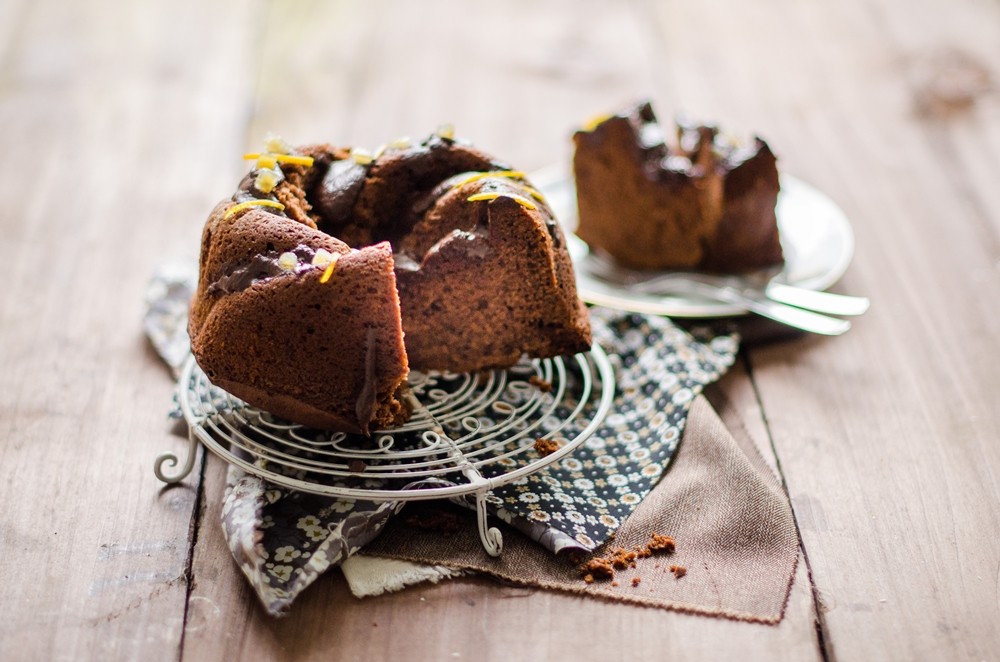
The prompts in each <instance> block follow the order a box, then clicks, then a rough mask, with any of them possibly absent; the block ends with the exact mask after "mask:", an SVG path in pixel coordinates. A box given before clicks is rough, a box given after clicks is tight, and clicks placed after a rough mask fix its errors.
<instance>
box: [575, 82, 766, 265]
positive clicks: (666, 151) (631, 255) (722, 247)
mask: <svg viewBox="0 0 1000 662" xmlns="http://www.w3.org/2000/svg"><path fill="white" fill-rule="evenodd" d="M573 141H574V144H575V152H574V157H573V174H574V177H575V179H576V189H577V208H578V212H579V224H578V226H577V230H576V233H577V235H578V236H579V237H580V238H581V239H583V240H584V241H585V242H587V243H588V244H589V245H590V246H591V248H592V249H598V250H602V251H604V252H606V253H608V254H610V255H611V256H612V257H613V258H614V259H615V260H616V261H617V262H618V263H620V264H622V265H623V266H626V267H630V268H634V269H690V270H706V271H717V272H728V273H738V272H745V271H749V270H754V269H759V268H762V267H768V266H773V265H779V264H781V263H782V261H783V256H782V251H781V243H780V241H779V236H778V224H777V217H776V216H775V204H776V202H777V196H778V190H779V182H778V170H777V161H776V159H775V156H774V154H773V153H772V152H771V150H770V148H769V147H768V146H767V143H765V142H764V141H763V140H761V139H760V138H757V137H755V138H754V139H753V141H752V142H751V143H750V144H748V145H738V144H735V143H733V142H731V141H725V140H722V139H721V138H720V136H719V132H718V130H717V129H716V128H715V127H712V126H706V125H691V124H684V123H679V124H678V126H677V140H676V143H675V144H674V145H668V144H667V142H666V140H665V137H664V134H663V131H662V129H661V127H660V125H659V123H658V122H657V119H656V116H655V114H654V113H653V109H652V106H651V105H650V104H649V103H648V102H645V103H641V104H639V105H637V106H635V107H633V108H631V109H629V110H627V111H625V112H622V113H619V114H617V115H613V116H610V117H607V118H604V119H601V120H599V121H596V122H594V123H592V124H591V125H590V126H588V127H586V128H585V129H582V130H580V131H577V132H576V133H575V134H574V136H573Z"/></svg>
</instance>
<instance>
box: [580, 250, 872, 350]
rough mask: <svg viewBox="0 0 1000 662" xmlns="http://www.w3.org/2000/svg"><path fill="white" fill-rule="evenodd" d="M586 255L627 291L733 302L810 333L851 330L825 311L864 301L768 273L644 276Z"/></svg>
mask: <svg viewBox="0 0 1000 662" xmlns="http://www.w3.org/2000/svg"><path fill="white" fill-rule="evenodd" d="M588 257H589V259H588V260H587V262H588V267H589V268H590V270H591V271H592V272H593V273H594V275H597V276H600V277H601V278H604V279H605V280H608V281H610V282H613V283H617V284H619V285H621V286H623V287H625V288H627V289H628V290H629V291H630V292H632V293H635V294H661V295H664V294H674V295H681V296H690V295H695V296H700V297H703V298H707V299H712V300H713V301H721V302H723V303H729V304H734V305H738V306H741V307H743V308H746V309H747V310H749V311H750V312H752V313H755V314H757V315H761V316H763V317H767V318H770V319H773V320H775V321H778V322H781V323H782V324H787V325H789V326H793V327H796V328H799V329H802V330H804V331H809V332H811V333H819V334H823V335H831V336H836V335H840V334H842V333H844V332H846V331H847V330H848V329H850V328H851V323H850V322H849V321H847V320H842V319H838V318H835V317H829V316H828V315H827V314H831V315H845V316H849V315H861V314H862V313H864V312H865V311H866V310H868V307H869V305H870V302H869V300H868V299H867V298H866V297H855V296H847V295H843V294H834V293H832V292H817V291H814V290H807V289H804V288H801V287H793V286H790V285H785V284H783V283H778V282H776V281H775V280H774V273H773V272H768V273H765V274H763V275H759V276H747V277H744V276H716V275H710V274H702V273H690V272H671V273H666V274H661V275H658V276H653V277H646V276H645V275H644V274H641V273H639V272H635V271H630V270H626V269H622V268H620V267H618V266H616V265H615V264H613V263H611V262H610V261H608V260H607V259H605V258H603V257H602V256H600V255H595V254H593V253H591V254H590V255H589V256H588ZM822 313H827V314H822Z"/></svg>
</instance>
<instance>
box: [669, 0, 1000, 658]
mask: <svg viewBox="0 0 1000 662" xmlns="http://www.w3.org/2000/svg"><path fill="white" fill-rule="evenodd" d="M998 11H1000V9H998V7H997V6H996V4H995V3H976V2H959V3H944V2H933V1H930V2H922V3H918V5H916V6H914V5H913V4H907V3H897V2H890V1H888V0H886V1H882V0H878V1H872V2H864V3H860V2H859V3H846V4H845V3H840V4H822V3H820V4H817V3H788V2H765V3H754V5H753V7H752V9H751V8H750V7H749V6H747V7H742V6H740V5H738V3H731V6H728V7H727V10H726V11H720V7H718V6H717V5H711V6H706V5H700V4H697V3H677V4H673V5H670V6H669V7H668V8H667V9H665V10H664V11H663V14H662V19H663V21H662V22H663V25H664V26H666V27H665V28H664V29H665V30H666V29H668V28H669V26H674V27H673V29H672V31H671V32H669V34H670V36H671V37H673V39H668V40H667V43H668V44H670V52H671V53H673V52H677V53H680V54H686V55H687V57H688V60H686V64H687V65H688V66H686V67H685V68H684V71H683V73H677V77H678V78H680V77H681V76H683V78H681V80H682V82H681V84H679V85H678V88H679V92H678V96H679V97H681V98H684V99H692V98H695V99H699V100H700V101H701V103H702V104H703V105H704V106H706V107H709V108H715V109H717V110H718V111H719V112H723V111H724V110H725V109H730V113H732V112H733V111H732V110H731V109H740V110H741V111H742V110H744V109H745V111H746V113H747V116H748V117H751V116H752V117H753V125H754V126H760V127H762V128H761V131H762V132H764V131H765V129H766V133H765V134H764V135H766V136H768V137H769V138H771V140H772V145H773V146H774V147H775V149H776V150H777V151H778V152H779V154H780V155H781V156H782V163H783V164H786V165H788V166H790V167H791V168H792V169H793V170H792V171H793V172H796V173H800V174H802V176H804V177H806V178H807V179H809V180H810V181H813V182H814V183H816V184H818V185H820V187H821V188H823V189H824V190H826V191H827V192H828V193H830V194H831V195H832V196H833V197H834V198H835V199H836V200H838V201H839V202H840V203H841V204H842V205H843V206H844V208H845V209H846V210H847V212H848V214H849V216H850V217H851V218H852V219H853V221H854V227H855V231H856V233H857V240H858V250H857V256H856V260H855V264H854V266H853V267H852V268H851V270H850V272H849V273H848V275H847V277H846V278H845V279H844V282H843V283H842V285H841V288H842V289H844V290H846V291H851V292H857V293H864V294H868V295H870V296H871V297H872V299H873V301H874V306H873V309H872V311H871V312H870V313H869V314H868V315H866V316H865V317H864V318H862V319H860V320H859V321H858V323H857V325H856V327H855V329H854V330H852V332H851V333H850V334H848V335H847V336H845V337H843V338H838V339H835V340H821V339H818V338H804V339H802V340H800V341H798V342H792V343H784V344H782V345H780V346H773V347H770V348H766V349H759V350H756V351H753V352H752V353H751V357H752V365H753V374H754V378H755V380H756V382H757V384H758V385H759V390H760V397H761V400H762V402H763V404H764V409H765V412H766V418H767V421H768V423H769V426H770V430H771V433H772V435H773V438H774V443H775V446H776V448H777V450H778V456H779V458H780V460H781V466H782V468H783V471H784V474H785V477H786V479H787V483H788V486H789V489H790V491H791V494H792V498H793V501H794V504H795V511H796V515H797V517H798V521H799V523H800V526H801V529H802V535H803V537H804V541H805V547H806V550H807V552H808V555H809V559H810V563H811V566H812V570H813V576H814V578H815V580H816V582H817V585H818V588H819V591H820V593H821V596H822V601H823V605H824V607H823V609H824V612H825V613H824V615H823V621H824V624H825V639H826V644H827V650H826V652H827V654H828V655H829V656H831V657H834V656H835V657H843V658H845V659H884V658H894V659H899V658H902V659H950V658H954V657H967V658H970V659H980V658H982V659H986V658H990V657H992V656H994V655H995V651H996V649H997V647H998V645H1000V629H998V628H997V625H996V624H997V622H998V616H1000V612H998V598H997V593H998V586H997V584H998V579H1000V576H998V573H997V568H998V567H1000V550H998V548H997V545H996V544H995V543H996V540H997V539H998V536H1000V518H998V514H997V508H996V504H997V503H998V500H1000V492H998V481H997V467H998V466H1000V450H998V448H997V445H996V443H995V442H996V439H997V438H998V433H1000V407H998V406H997V404H998V403H997V393H998V392H1000V353H998V352H997V342H996V338H997V337H998V332H1000V328H998V326H1000V322H998V320H997V316H996V313H995V310H994V308H995V302H996V301H997V300H998V295H1000V291H998V290H1000V283H998V280H997V278H996V273H997V272H996V267H997V259H998V253H1000V251H998V249H997V247H998V241H997V231H996V227H997V226H996V218H997V216H996V214H995V213H994V212H995V211H996V210H997V209H1000V206H998V205H1000V192H998V189H997V187H996V184H995V182H996V180H997V175H998V174H1000V169H998V167H997V158H996V150H995V148H994V149H991V147H995V145H996V144H997V143H996V140H997V138H996V136H997V122H996V118H997V108H998V105H997V99H996V94H995V87H994V88H993V90H994V91H992V92H991V91H990V90H989V89H987V90H985V91H981V92H980V93H979V94H978V95H977V96H976V99H975V103H974V104H972V105H971V106H970V107H968V108H967V109H965V110H962V109H958V110H956V111H955V112H953V113H950V114H947V115H946V116H940V117H938V116H929V115H927V114H926V113H924V112H921V110H920V94H921V93H922V92H923V89H922V88H921V87H920V86H919V82H920V79H921V76H920V75H918V73H917V72H916V71H915V69H914V67H916V66H917V64H918V63H920V66H927V65H926V64H925V60H927V59H928V58H930V60H931V65H930V66H940V64H941V53H942V52H948V51H949V50H955V51H958V52H961V53H965V54H968V56H969V58H970V59H971V60H972V61H973V62H974V63H976V64H978V65H980V66H982V67H983V68H984V69H985V70H986V71H987V72H989V75H990V76H991V77H992V80H993V81H996V77H997V72H998V71H1000V53H998V51H997V44H998V43H1000V39H998V37H1000V34H998V29H1000V15H998ZM720 19H721V23H722V27H721V28H720V30H721V32H720V33H719V34H717V35H716V36H717V37H718V39H720V40H722V41H723V42H724V43H725V44H726V49H727V51H729V52H731V53H746V54H748V55H749V54H753V57H746V58H743V59H741V60H739V61H738V62H737V61H734V60H732V59H730V58H727V59H726V60H725V62H724V64H725V65H731V66H733V67H734V68H738V70H739V72H740V73H741V74H742V77H744V79H745V80H747V81H751V82H752V87H753V89H754V90H756V92H755V93H753V94H751V93H750V92H749V91H747V90H742V89H736V90H730V89H729V88H727V87H725V86H717V85H715V84H714V83H716V82H717V80H718V77H717V76H715V75H714V74H715V73H717V72H715V71H714V70H711V69H710V67H712V66H717V65H719V61H718V60H713V59H712V54H711V53H710V49H711V48H713V46H714V44H713V43H712V40H704V39H702V36H701V35H700V34H697V33H696V32H695V31H692V30H686V29H685V26H690V25H704V24H709V23H711V24H712V25H713V27H717V26H719V22H720ZM935 59H937V60H938V62H937V65H935V64H934V60H935ZM675 73H676V72H675ZM705 81H710V83H706V82H705ZM994 84H995V83H994Z"/></svg>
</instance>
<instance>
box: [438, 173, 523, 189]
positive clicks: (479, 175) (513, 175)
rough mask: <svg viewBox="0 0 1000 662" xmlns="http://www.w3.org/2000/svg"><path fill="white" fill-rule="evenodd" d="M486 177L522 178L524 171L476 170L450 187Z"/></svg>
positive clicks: (456, 186)
mask: <svg viewBox="0 0 1000 662" xmlns="http://www.w3.org/2000/svg"><path fill="white" fill-rule="evenodd" d="M487 177H508V178H510V179H523V178H524V173H523V172H521V171H520V170H491V171H490V172H477V173H476V174H474V175H469V176H468V177H466V178H464V179H462V180H461V181H458V182H456V183H455V184H453V185H452V188H453V189H455V188H458V187H459V186H465V185H466V184H471V183H472V182H478V181H479V180H480V179H486V178H487Z"/></svg>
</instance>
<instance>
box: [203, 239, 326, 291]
mask: <svg viewBox="0 0 1000 662" xmlns="http://www.w3.org/2000/svg"><path fill="white" fill-rule="evenodd" d="M290 252H291V253H294V254H295V257H297V258H299V263H298V265H297V266H296V267H295V269H293V270H292V271H286V270H285V269H282V268H281V266H279V265H278V258H279V257H281V253H280V252H278V251H269V252H267V253H259V254H257V255H254V256H253V258H251V260H250V263H249V264H244V265H243V266H240V267H235V268H233V269H227V270H226V272H227V273H226V275H224V276H222V277H221V278H219V279H218V280H216V281H215V282H213V283H212V284H211V285H209V286H208V293H209V294H211V295H216V294H233V293H234V292H242V291H243V290H245V289H247V288H248V287H250V286H251V285H253V284H254V283H256V282H258V281H264V280H269V279H271V278H275V277H279V276H292V275H299V274H303V273H305V272H307V271H311V270H313V269H318V268H319V267H315V266H313V265H312V264H311V262H312V259H313V256H315V255H316V251H314V250H313V249H312V248H310V247H308V246H303V245H299V246H296V247H295V248H293V249H292V250H291V251H290Z"/></svg>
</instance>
